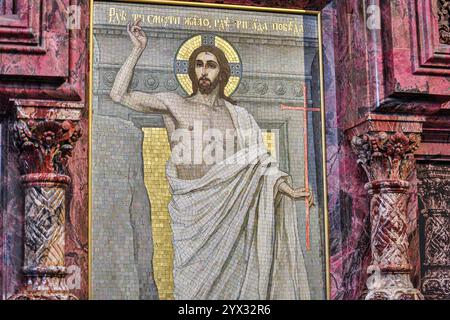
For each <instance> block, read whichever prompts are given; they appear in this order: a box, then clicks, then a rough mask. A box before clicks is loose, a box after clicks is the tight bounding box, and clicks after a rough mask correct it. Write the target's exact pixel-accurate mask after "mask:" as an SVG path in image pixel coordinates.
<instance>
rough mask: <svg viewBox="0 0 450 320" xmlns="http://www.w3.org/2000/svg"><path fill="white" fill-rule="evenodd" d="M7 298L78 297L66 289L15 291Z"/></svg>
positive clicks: (63, 298) (72, 298)
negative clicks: (15, 292)
mask: <svg viewBox="0 0 450 320" xmlns="http://www.w3.org/2000/svg"><path fill="white" fill-rule="evenodd" d="M8 300H78V298H77V297H76V296H75V295H73V294H71V293H68V292H67V291H59V292H58V291H38V292H36V291H27V290H24V291H23V292H20V293H17V294H15V295H13V296H11V297H10V298H9V299H8Z"/></svg>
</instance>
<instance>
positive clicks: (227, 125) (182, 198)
mask: <svg viewBox="0 0 450 320" xmlns="http://www.w3.org/2000/svg"><path fill="white" fill-rule="evenodd" d="M139 23H140V21H139V20H138V21H136V22H134V23H133V24H129V25H128V27H127V28H128V34H129V36H130V38H131V42H132V45H133V48H132V51H131V54H130V56H129V57H128V59H127V60H126V61H125V63H124V64H123V66H122V67H121V69H120V71H119V72H118V74H117V76H116V79H115V82H114V85H113V88H112V90H111V93H110V96H111V98H112V99H113V101H115V102H118V103H121V104H122V105H124V106H127V107H129V108H131V109H133V110H136V111H139V112H149V113H160V114H162V116H163V119H164V123H165V126H166V129H167V133H168V137H169V141H170V148H171V158H170V160H169V161H168V163H167V169H166V175H167V179H168V182H169V186H170V192H171V195H172V199H171V201H170V203H169V208H168V209H169V213H170V217H171V226H172V232H173V248H174V259H173V261H174V266H173V267H174V271H173V272H174V297H175V299H236V300H237V299H259V300H264V299H309V298H310V291H309V285H308V279H307V274H306V268H305V264H304V259H303V253H302V250H301V246H300V242H299V236H298V226H297V217H296V211H295V206H294V202H293V200H302V199H303V200H304V199H305V198H307V197H308V198H309V203H312V194H311V193H310V192H309V191H308V190H305V189H304V188H293V187H292V182H291V179H290V177H289V176H288V174H286V173H284V172H282V171H280V170H279V169H278V167H277V166H276V163H275V160H274V159H273V158H272V157H271V156H270V154H269V153H268V151H267V149H266V148H265V146H264V142H263V138H262V134H261V130H260V128H259V126H258V124H257V123H256V121H255V119H254V118H253V116H252V115H250V114H249V113H248V112H247V111H246V109H244V108H242V107H239V106H238V105H237V104H236V102H235V101H233V100H232V99H231V98H230V97H229V96H227V95H226V94H225V87H226V85H227V84H228V82H229V80H230V73H231V71H230V65H229V62H228V61H227V58H226V55H225V54H224V52H223V51H222V50H221V49H220V48H218V47H217V46H215V45H214V44H207V45H204V44H201V45H199V46H198V47H197V48H195V49H194V50H193V51H192V53H191V54H190V57H189V61H188V75H189V79H190V80H191V82H192V94H191V95H190V96H188V97H182V96H180V95H178V94H176V93H173V92H163V93H157V94H150V93H145V92H138V91H130V90H129V86H130V82H131V79H132V77H133V72H134V68H135V66H136V64H137V62H138V60H139V58H140V56H141V54H142V52H143V51H144V49H145V48H146V46H147V36H146V35H145V33H144V32H143V30H142V28H141V27H140V25H139ZM230 133H231V134H230ZM230 137H232V138H230ZM198 150H200V152H198Z"/></svg>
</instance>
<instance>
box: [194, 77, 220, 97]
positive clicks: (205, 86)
mask: <svg viewBox="0 0 450 320" xmlns="http://www.w3.org/2000/svg"><path fill="white" fill-rule="evenodd" d="M218 84H219V79H218V78H216V79H215V80H214V81H213V82H211V80H209V79H208V78H206V77H204V78H200V79H199V80H198V89H199V90H200V93H201V94H210V93H211V92H212V91H213V90H214V89H215V88H216V87H217V85H218Z"/></svg>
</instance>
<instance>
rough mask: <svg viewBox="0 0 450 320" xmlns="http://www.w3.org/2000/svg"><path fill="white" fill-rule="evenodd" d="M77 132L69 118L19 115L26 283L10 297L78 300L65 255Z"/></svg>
mask: <svg viewBox="0 0 450 320" xmlns="http://www.w3.org/2000/svg"><path fill="white" fill-rule="evenodd" d="M79 137H80V128H79V127H78V125H77V124H76V122H73V121H70V120H65V121H54V120H32V119H30V120H26V121H24V120H20V121H18V122H17V123H16V125H15V127H14V141H15V144H16V147H17V150H18V152H19V155H20V162H21V163H20V165H21V172H22V176H21V183H22V187H23V190H24V195H25V208H24V214H25V226H24V227H25V240H24V263H23V275H24V278H25V283H24V286H23V288H22V290H21V291H19V293H17V294H16V295H14V296H12V297H11V298H10V299H14V300H41V299H50V300H67V299H76V297H75V296H73V295H72V294H70V293H69V289H68V288H67V286H66V279H65V278H66V276H67V272H66V267H65V261H64V256H65V224H66V221H65V216H66V189H67V187H68V186H69V185H70V183H71V179H70V177H69V176H68V174H67V162H68V158H69V157H70V155H71V152H72V150H73V148H74V144H75V142H76V141H77V140H78V138H79Z"/></svg>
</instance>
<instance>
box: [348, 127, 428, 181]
mask: <svg viewBox="0 0 450 320" xmlns="http://www.w3.org/2000/svg"><path fill="white" fill-rule="evenodd" d="M419 144H420V135H419V134H416V133H411V134H408V135H406V134H404V133H403V132H396V133H393V134H391V133H386V132H375V133H368V134H364V135H362V136H354V137H353V138H352V141H351V145H352V149H353V151H354V152H355V153H356V155H357V156H358V163H359V164H360V165H361V166H362V168H363V169H364V171H365V173H366V174H367V178H368V179H369V182H372V181H376V180H404V181H406V180H408V178H409V176H410V174H411V173H412V170H413V169H414V151H416V150H417V148H418V147H419Z"/></svg>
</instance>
